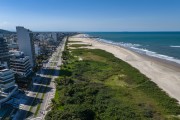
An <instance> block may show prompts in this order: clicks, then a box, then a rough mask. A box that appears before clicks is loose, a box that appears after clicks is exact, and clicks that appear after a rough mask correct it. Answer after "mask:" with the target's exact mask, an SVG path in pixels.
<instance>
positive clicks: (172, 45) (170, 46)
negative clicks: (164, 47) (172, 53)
mask: <svg viewBox="0 0 180 120" xmlns="http://www.w3.org/2000/svg"><path fill="white" fill-rule="evenodd" d="M170 47H174V48H180V46H175V45H171V46H170Z"/></svg>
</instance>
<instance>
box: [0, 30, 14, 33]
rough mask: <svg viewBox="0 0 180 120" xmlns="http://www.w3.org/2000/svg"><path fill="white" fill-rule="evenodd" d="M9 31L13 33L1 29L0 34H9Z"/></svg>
mask: <svg viewBox="0 0 180 120" xmlns="http://www.w3.org/2000/svg"><path fill="white" fill-rule="evenodd" d="M8 33H12V32H10V31H7V30H3V29H0V34H8Z"/></svg>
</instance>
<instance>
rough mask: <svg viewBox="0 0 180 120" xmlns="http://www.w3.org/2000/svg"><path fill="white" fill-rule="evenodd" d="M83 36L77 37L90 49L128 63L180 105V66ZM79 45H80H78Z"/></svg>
mask: <svg viewBox="0 0 180 120" xmlns="http://www.w3.org/2000/svg"><path fill="white" fill-rule="evenodd" d="M82 36H83V34H79V35H76V38H75V39H77V40H74V41H82V42H83V43H87V44H91V45H92V47H91V48H90V47H86V48H90V49H102V50H105V51H107V52H109V53H112V54H113V55H114V56H115V57H117V58H119V59H121V60H123V61H125V62H127V63H128V64H130V65H131V66H133V67H135V68H136V69H138V70H139V71H140V72H141V73H142V74H144V75H146V76H147V77H148V78H150V79H151V81H153V82H154V83H156V84H157V85H158V86H159V87H160V88H161V89H162V90H163V91H165V92H166V93H167V94H168V95H169V96H171V97H172V98H175V99H176V100H178V101H179V103H180V92H179V91H180V64H178V63H175V62H172V61H168V60H164V59H160V58H156V57H152V56H148V55H143V54H140V53H136V52H134V51H132V50H129V49H127V48H124V47H121V46H117V45H113V44H110V43H105V42H102V41H97V40H96V39H92V38H87V37H86V38H82ZM77 44H78V43H77Z"/></svg>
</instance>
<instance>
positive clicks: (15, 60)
mask: <svg viewBox="0 0 180 120" xmlns="http://www.w3.org/2000/svg"><path fill="white" fill-rule="evenodd" d="M10 53H11V54H12V58H11V59H10V68H11V69H12V70H13V71H14V73H16V74H17V75H19V76H20V77H22V78H23V77H27V76H28V75H29V74H30V73H31V72H32V67H31V64H30V60H29V56H25V55H24V53H23V52H21V51H10Z"/></svg>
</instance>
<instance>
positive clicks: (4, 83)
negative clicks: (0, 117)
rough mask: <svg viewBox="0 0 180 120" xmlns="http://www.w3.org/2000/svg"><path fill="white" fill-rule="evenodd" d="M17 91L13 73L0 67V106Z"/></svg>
mask: <svg viewBox="0 0 180 120" xmlns="http://www.w3.org/2000/svg"><path fill="white" fill-rule="evenodd" d="M17 89H18V87H17V85H16V84H15V78H14V73H13V71H12V70H9V69H6V68H5V67H4V66H2V65H0V106H1V104H2V103H3V102H5V101H7V100H8V99H9V98H10V97H11V96H12V95H13V93H14V92H15V91H16V90H17Z"/></svg>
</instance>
